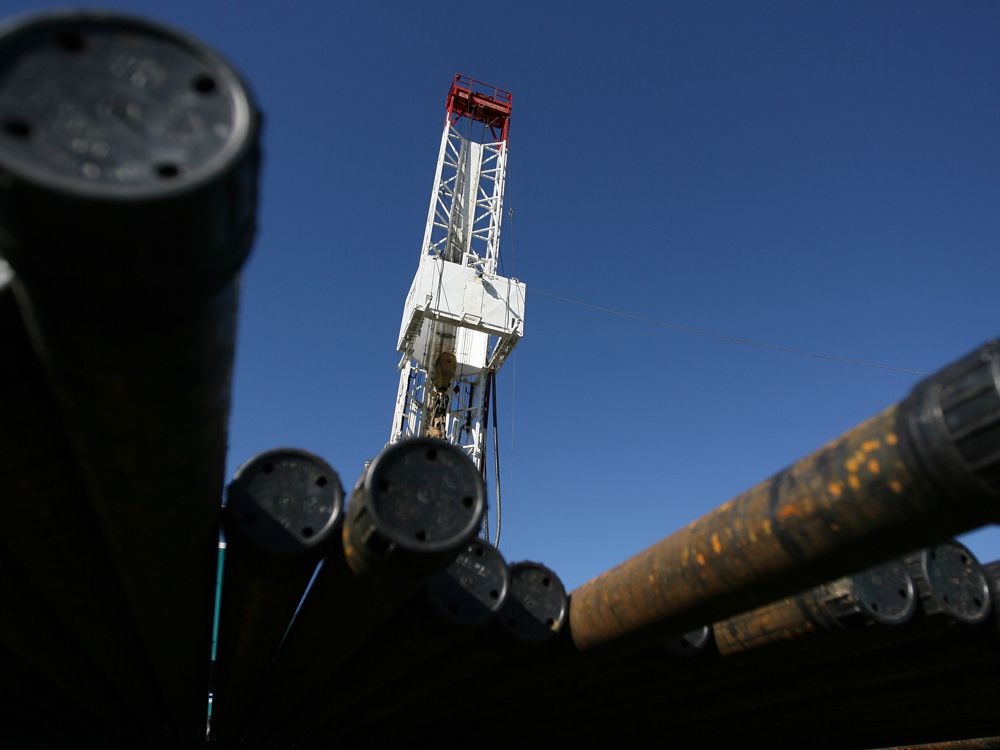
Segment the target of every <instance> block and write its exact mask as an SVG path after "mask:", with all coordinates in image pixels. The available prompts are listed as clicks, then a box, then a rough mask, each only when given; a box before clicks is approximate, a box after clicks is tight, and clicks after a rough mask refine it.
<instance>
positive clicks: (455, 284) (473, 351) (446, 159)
mask: <svg viewBox="0 0 1000 750" xmlns="http://www.w3.org/2000/svg"><path fill="white" fill-rule="evenodd" d="M510 100H511V97H510V94H509V93H507V92H505V91H501V90H500V89H495V88H492V87H487V88H486V90H485V91H484V90H483V87H482V85H481V84H477V82H476V81H472V80H471V79H468V78H465V77H462V76H456V77H455V81H454V82H453V83H452V87H451V90H450V91H449V94H448V102H447V116H446V118H445V124H444V132H443V133H442V136H441V149H440V152H439V154H438V161H437V170H436V173H435V177H434V190H433V192H432V194H431V202H430V207H429V209H428V213H427V224H426V227H425V230H424V240H423V245H422V248H421V254H420V262H419V264H418V266H417V273H416V275H415V276H414V278H413V283H412V284H411V285H410V291H409V293H408V294H407V296H406V303H405V304H404V306H403V319H402V322H401V324H400V329H399V338H398V340H397V343H396V348H397V349H398V351H399V352H401V354H402V357H401V359H400V363H399V369H400V377H399V390H398V392H397V396H396V410H395V413H394V415H393V422H392V432H391V433H390V437H389V442H390V443H395V442H397V441H399V440H402V439H403V438H407V437H416V436H423V435H431V436H434V437H440V438H442V439H445V440H447V441H448V442H450V443H452V444H453V445H457V446H460V447H462V448H463V449H464V450H465V451H466V452H467V453H468V454H469V455H470V457H471V458H472V459H473V460H474V461H475V462H476V464H477V465H478V466H482V460H483V449H484V446H485V424H484V422H485V417H486V414H485V409H486V408H487V396H488V393H487V390H488V389H487V379H488V376H489V375H491V374H492V373H496V371H497V370H499V369H500V367H501V365H503V363H504V361H505V360H506V358H507V355H508V354H510V352H511V350H512V349H513V348H514V346H515V345H516V344H517V342H518V341H519V340H520V338H521V336H522V335H523V334H524V298H525V286H524V284H523V283H522V282H520V281H518V280H517V279H509V278H505V277H503V276H499V275H497V273H496V268H497V263H498V260H499V243H500V224H501V220H502V217H503V191H504V181H505V178H506V171H507V131H508V122H509V117H510ZM459 123H462V124H465V125H466V126H469V125H470V124H473V125H474V124H476V123H479V124H481V125H482V132H483V134H484V135H486V134H487V133H490V134H492V135H493V136H495V137H496V140H495V141H494V142H490V143H479V142H477V141H475V140H473V139H472V138H470V137H467V134H468V132H469V131H471V130H472V128H470V127H467V128H466V131H467V134H466V135H463V134H462V133H460V132H459V129H458V128H457V127H456V125H457V124H459Z"/></svg>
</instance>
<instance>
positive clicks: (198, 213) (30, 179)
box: [0, 12, 260, 306]
mask: <svg viewBox="0 0 1000 750" xmlns="http://www.w3.org/2000/svg"><path fill="white" fill-rule="evenodd" d="M259 137H260V115H259V113H258V111H257V107H256V104H255V103H254V100H253V97H252V95H251V94H250V91H249V89H248V88H247V86H246V84H245V83H244V82H243V80H242V78H241V77H240V76H239V74H238V73H237V72H236V71H235V70H234V69H233V68H232V66H230V65H229V64H228V63H227V62H226V61H224V60H223V59H222V58H221V57H220V56H219V55H217V54H216V53H215V52H214V51H212V50H211V49H209V48H208V47H206V46H205V45H203V44H201V43H200V42H198V41H196V40H194V39H192V38H191V37H189V36H186V35H185V34H183V33H181V32H178V31H175V30H173V29H171V28H168V27H165V26H162V25H160V24H157V23H153V22H150V21H146V20H142V19H139V18H134V17H130V16H125V15H119V14H112V13H94V12H50V13H44V14H40V15H35V16H30V17H27V18H24V19H20V20H18V21H15V22H14V23H10V24H7V25H6V26H4V27H3V28H2V29H0V254H2V255H4V256H5V257H6V258H7V259H8V260H9V261H10V263H11V265H12V266H13V267H14V269H15V270H16V271H17V273H18V275H19V277H20V278H21V279H22V280H23V281H24V283H25V284H26V285H27V286H28V287H29V289H30V288H31V287H32V285H33V284H35V283H36V282H38V281H40V280H44V284H45V286H46V288H47V289H52V288H53V287H57V288H58V292H59V293H60V294H61V295H69V296H71V297H73V298H74V301H77V302H81V301H84V302H89V303H91V304H95V305H99V304H102V301H103V303H104V304H108V305H110V304H122V303H123V302H125V301H127V302H128V303H131V304H135V305H137V306H142V305H143V304H145V305H149V303H151V302H153V301H156V302H157V304H161V305H162V304H166V303H169V302H171V301H173V300H177V299H178V298H179V301H181V302H185V301H187V298H189V297H190V296H191V295H200V294H205V293H210V292H214V291H216V290H218V289H219V288H221V287H222V286H224V285H225V284H226V283H227V282H228V281H230V280H231V279H232V277H233V276H234V275H235V273H236V271H237V270H238V269H239V267H240V266H241V265H242V263H243V261H244V259H245V258H246V256H247V254H248V252H249V249H250V245H251V242H252V238H253V234H254V229H255V215H256V204H257V173H258V166H259V161H260V149H259ZM150 297H152V299H150ZM77 298H79V299H77Z"/></svg>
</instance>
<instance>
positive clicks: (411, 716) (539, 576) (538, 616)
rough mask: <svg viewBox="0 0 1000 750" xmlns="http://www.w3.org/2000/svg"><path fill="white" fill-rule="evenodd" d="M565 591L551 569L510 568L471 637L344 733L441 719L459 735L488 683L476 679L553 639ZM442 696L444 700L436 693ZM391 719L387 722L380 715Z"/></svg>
mask: <svg viewBox="0 0 1000 750" xmlns="http://www.w3.org/2000/svg"><path fill="white" fill-rule="evenodd" d="M566 607H567V597H566V589H565V588H564V587H563V584H562V581H561V580H559V576H557V575H556V574H555V573H554V572H553V571H552V570H550V569H549V568H547V567H546V566H544V565H542V564H541V563H536V562H527V561H525V562H519V563H515V564H513V565H511V566H510V589H509V591H508V594H507V599H506V600H505V601H504V603H503V606H502V607H501V608H500V611H499V612H498V613H497V616H496V618H495V619H494V620H493V621H492V622H490V623H489V625H488V626H487V627H486V628H484V629H483V630H480V631H477V632H476V633H475V634H474V636H473V638H471V639H469V640H468V641H466V642H463V643H460V644H456V645H454V646H453V647H452V648H449V649H448V650H446V651H443V652H440V653H439V654H438V655H437V656H436V657H435V658H433V659H430V660H428V661H425V662H424V663H422V664H421V665H419V666H418V667H417V668H416V669H412V670H410V671H409V672H407V673H406V674H405V675H403V677H402V678H400V679H398V680H396V681H395V682H394V683H393V684H392V685H390V686H389V687H388V688H387V689H386V690H384V691H382V692H380V693H378V694H377V695H376V696H374V698H373V700H371V701H369V702H368V705H366V706H365V707H364V710H363V711H360V712H358V714H357V715H356V716H355V717H354V719H355V721H354V723H353V724H351V725H350V727H349V731H355V732H360V733H361V734H362V735H363V734H364V733H367V732H370V731H377V732H380V733H381V735H380V736H383V737H384V738H389V737H392V736H394V734H395V733H396V732H397V731H399V730H400V729H401V728H402V727H404V726H405V727H407V728H411V727H414V726H417V725H420V724H424V723H426V722H429V721H434V722H437V721H439V720H441V719H442V718H445V717H447V720H448V726H449V731H450V732H451V733H452V736H454V737H458V736H462V735H463V733H464V732H465V729H464V727H465V721H466V718H467V717H468V716H470V715H476V713H477V708H480V707H481V705H482V699H483V696H484V690H485V691H488V689H489V685H488V683H484V682H483V681H481V680H479V679H478V678H477V676H478V675H480V674H482V673H483V672H485V671H486V670H489V669H491V668H494V667H496V666H497V665H499V664H502V663H504V662H505V661H508V660H510V659H514V658H516V657H518V656H519V655H525V656H527V655H528V654H531V653H537V652H538V651H542V650H544V647H545V646H550V645H552V642H553V641H554V640H555V639H557V638H558V636H559V633H560V632H561V630H562V627H563V625H564V623H565V619H566ZM443 695H447V697H448V699H447V701H442V700H441V697H442V696H443ZM389 716H392V717H393V721H392V722H391V723H387V722H386V721H385V719H386V718H387V717H389Z"/></svg>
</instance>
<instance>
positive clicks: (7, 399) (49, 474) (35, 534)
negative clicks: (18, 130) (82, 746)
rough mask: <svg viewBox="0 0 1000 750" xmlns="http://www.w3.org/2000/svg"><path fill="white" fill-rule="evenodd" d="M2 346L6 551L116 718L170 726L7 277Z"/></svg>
mask: <svg viewBox="0 0 1000 750" xmlns="http://www.w3.org/2000/svg"><path fill="white" fill-rule="evenodd" d="M0 265H2V261H0ZM0 276H3V272H2V269H0ZM0 340H2V341H3V345H4V357H5V359H4V364H3V367H0V394H2V398H3V405H2V413H3V428H2V429H0V498H2V499H3V518H4V521H3V523H2V524H0V546H2V547H3V548H5V549H6V551H7V553H9V555H10V557H11V558H12V559H13V560H15V561H16V562H17V566H18V568H19V569H20V570H22V571H24V574H25V575H26V576H27V577H28V578H30V580H31V583H32V585H33V587H34V589H35V590H36V591H37V592H38V595H39V596H40V597H41V599H43V600H44V602H45V604H46V605H47V606H48V607H49V608H50V609H51V611H52V614H53V616H54V617H55V618H56V619H58V620H59V622H60V623H61V624H62V626H63V627H64V628H65V629H66V630H67V631H69V632H71V633H72V634H73V636H74V637H75V638H76V640H77V641H78V642H79V646H80V648H81V649H82V651H83V652H84V653H85V654H86V656H87V657H88V659H89V660H90V661H92V662H93V663H94V664H95V666H96V667H97V668H98V669H99V670H100V672H101V673H102V675H103V676H104V678H106V679H107V681H108V682H109V683H110V684H111V685H112V686H113V687H114V689H115V692H116V694H117V697H118V700H119V701H120V707H119V708H118V709H116V711H117V713H119V714H120V715H125V714H126V713H127V714H128V715H129V716H131V717H139V716H142V717H145V718H144V721H145V722H146V723H149V724H151V725H153V726H155V725H157V724H162V723H163V717H162V716H159V717H158V716H157V714H158V711H157V709H158V703H159V702H160V701H159V700H158V698H157V697H156V686H155V680H154V678H153V673H152V667H151V666H150V664H149V662H148V660H147V659H146V655H145V653H144V651H143V649H142V644H141V643H140V641H139V635H138V631H137V630H136V627H135V623H133V622H132V621H131V619H130V618H129V616H128V603H127V600H126V598H125V594H124V592H123V591H122V588H121V583H120V580H119V577H118V573H117V571H116V570H115V568H114V564H113V562H112V560H111V553H110V550H109V548H108V545H107V542H106V541H105V540H104V534H103V532H102V530H101V528H100V524H99V523H98V521H97V517H96V516H95V515H94V512H93V510H92V509H91V508H90V507H89V505H88V503H87V498H86V497H85V493H84V490H83V480H82V479H81V477H80V473H79V470H78V469H77V467H76V464H75V462H74V459H73V455H72V451H71V449H70V445H69V440H68V438H67V437H66V434H65V430H64V429H63V426H62V423H61V421H60V419H59V415H58V412H57V409H56V404H55V401H54V399H53V397H52V394H51V393H50V392H49V390H48V388H47V387H46V385H45V376H44V373H43V372H42V368H41V365H40V363H39V362H38V359H37V357H36V356H35V353H34V351H32V349H31V344H30V342H29V340H28V332H27V330H25V327H24V323H23V321H22V320H21V316H20V313H19V312H18V309H17V306H16V304H15V301H14V293H13V289H12V286H11V284H10V278H9V277H8V278H7V279H6V280H5V279H2V278H0ZM8 606H11V605H8ZM126 707H127V708H126Z"/></svg>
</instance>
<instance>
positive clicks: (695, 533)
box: [570, 342, 1000, 649]
mask: <svg viewBox="0 0 1000 750" xmlns="http://www.w3.org/2000/svg"><path fill="white" fill-rule="evenodd" d="M998 372H1000V346H998V344H997V342H991V343H989V344H987V345H985V346H983V347H982V348H980V349H978V350H976V351H974V352H972V353H971V354H969V355H968V356H966V357H964V358H963V359H962V360H960V361H959V362H957V363H955V364H954V365H951V366H949V367H948V368H945V369H944V370H942V371H941V372H939V373H937V374H935V375H933V376H931V377H929V378H927V379H926V380H924V381H923V382H921V383H920V384H918V385H917V386H916V387H915V388H914V391H913V392H912V394H911V395H910V397H909V398H908V399H907V400H906V401H904V402H903V403H902V404H901V405H899V406H895V405H894V406H891V407H889V408H888V409H886V410H885V411H883V412H882V413H881V414H879V415H877V416H875V417H873V418H872V419H870V420H868V421H867V422H864V423H863V424H861V425H859V426H858V427H856V428H854V429H853V430H851V431H850V432H848V433H846V434H845V435H843V436H842V437H840V438H838V439H837V440H835V441H833V442H832V443H830V444H828V445H827V446H826V447H824V448H822V449H821V450H819V451H817V452H816V453H814V454H812V455H810V456H808V457H807V458H804V459H802V460H800V461H799V462H797V463H795V464H793V465H792V466H791V467H789V468H788V469H786V470H784V471H782V472H781V473H779V474H777V475H775V476H774V477H773V478H771V479H769V480H767V481H765V482H763V483H761V484H759V485H757V486H756V487H754V488H752V489H750V490H748V491H747V492H745V493H743V494H742V495H739V496H737V497H736V498H734V499H733V500H731V501H729V502H727V503H725V504H723V505H722V506H721V507H719V508H718V509H717V510H715V511H714V512H712V513H710V514H709V515H707V516H704V517H702V518H701V519H698V520H696V521H694V522H693V523H692V524H691V525H689V526H688V527H687V528H685V529H683V530H681V531H679V532H677V533H676V534H674V535H673V536H670V537H667V538H666V539H664V540H663V541H661V542H659V543H657V544H656V545H654V546H652V547H650V548H649V549H647V550H646V551H644V552H642V553H640V554H638V555H636V556H635V557H633V558H631V559H629V560H627V561H625V562H624V563H622V564H620V565H619V566H617V567H616V568H613V569H612V570H610V571H608V572H607V573H604V574H603V575H601V576H599V577H598V578H596V579H594V580H593V581H590V582H589V583H587V584H584V585H583V586H582V587H580V588H579V589H577V590H576V591H575V592H573V596H572V599H571V604H570V629H571V633H572V635H573V640H574V642H575V643H576V645H577V646H578V647H579V648H581V649H590V648H595V647H597V646H601V645H607V644H611V643H616V642H617V643H618V644H619V645H620V646H622V647H625V646H626V645H630V646H631V647H634V645H635V643H634V642H642V641H643V640H645V639H648V638H650V637H655V635H656V634H657V633H659V634H664V633H669V632H674V633H676V632H679V631H684V630H686V629H689V628H691V627H696V626H698V625H699V623H704V622H706V621H710V620H719V619H722V618H725V617H728V616H731V615H733V614H735V613H737V612H740V611H746V610H749V609H751V608H753V607H755V606H759V605H761V604H764V603H765V602H767V601H770V600H774V599H776V598H779V597H781V596H786V595H788V594H790V593H793V592H795V591H798V590H802V589H805V588H808V587H809V586H814V585H816V584H818V583H820V582H822V581H823V580H830V579H832V578H835V577H837V576H839V575H844V574H847V573H851V572H853V571H856V570H860V569H863V568H865V567H868V566H870V565H873V564H876V563H879V562H882V561H883V560H886V559H889V558H891V557H895V556H898V555H900V554H903V553H905V552H908V551H910V550H912V549H913V548H914V547H920V546H924V545H927V544H932V543H935V542H937V541H940V540H942V539H945V538H948V537H950V536H952V535H954V534H957V533H960V532H961V531H965V530H968V529H972V528H975V527H977V526H980V525H982V524H985V523H988V522H991V521H995V520H997V518H998V517H1000V504H998V503H997V497H998V495H1000V474H998V472H997V462H998V460H1000V392H998V391H1000V375H998ZM626 639H628V640H630V641H634V642H633V643H631V644H628V643H627V640H626Z"/></svg>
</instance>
